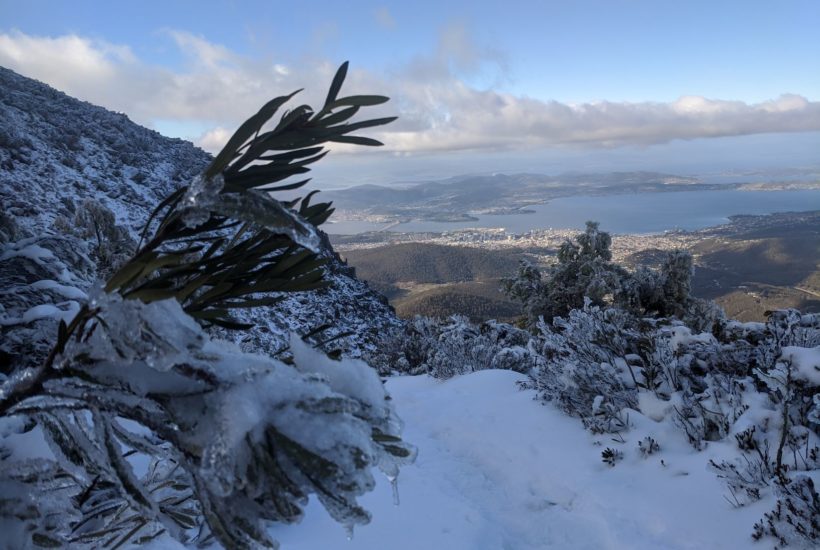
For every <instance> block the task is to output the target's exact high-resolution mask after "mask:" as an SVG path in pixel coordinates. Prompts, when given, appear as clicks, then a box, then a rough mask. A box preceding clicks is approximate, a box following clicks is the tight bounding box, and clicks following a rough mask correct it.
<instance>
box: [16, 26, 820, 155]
mask: <svg viewBox="0 0 820 550" xmlns="http://www.w3.org/2000/svg"><path fill="white" fill-rule="evenodd" d="M385 21H386V18H385ZM165 38H166V39H167V40H170V41H171V42H172V43H173V44H174V46H175V47H176V48H178V50H179V51H180V52H181V53H182V54H183V55H184V58H185V63H184V64H183V65H182V66H181V68H179V69H178V70H170V69H168V68H166V67H162V66H158V65H154V64H150V63H147V62H145V61H143V60H141V59H139V58H138V57H137V56H136V55H135V54H134V52H133V51H132V50H131V49H130V48H129V47H128V46H124V45H117V44H110V43H106V42H101V41H98V40H92V39H89V38H86V37H82V36H77V35H64V36H59V37H40V36H32V35H27V34H24V33H21V32H10V33H3V34H0V65H3V66H5V67H8V68H11V69H13V70H15V71H18V72H20V73H21V74H24V75H26V76H30V77H33V78H37V79H39V80H42V81H44V82H46V83H48V84H50V85H52V86H54V87H55V88H58V89H60V90H63V91H65V92H66V93H68V94H70V95H73V96H76V97H79V98H81V99H84V100H87V101H90V102H93V103H96V104H99V105H103V106H105V107H107V108H109V109H113V110H117V111H121V112H124V113H126V114H128V115H129V116H130V117H131V118H133V119H134V120H136V121H137V122H139V123H141V124H145V125H147V126H154V125H155V124H156V123H157V121H161V120H166V121H167V120H171V121H175V122H177V123H181V124H182V125H184V124H185V123H190V124H191V125H192V126H196V127H198V128H202V127H203V126H204V127H208V128H211V129H210V130H208V131H207V132H205V133H203V134H202V135H199V136H191V137H195V141H196V142H197V143H198V144H199V145H201V146H202V147H204V148H206V149H208V150H210V151H215V150H217V149H219V147H220V146H221V145H222V144H223V143H224V142H225V141H226V140H227V138H228V137H229V135H230V130H229V129H231V128H235V127H236V126H237V125H238V124H239V123H241V122H242V121H243V120H244V119H245V118H247V117H248V116H249V115H250V114H252V113H253V112H255V110H256V109H257V108H258V107H259V106H260V105H262V104H263V103H264V102H265V101H267V100H268V99H270V98H271V97H273V96H276V95H281V94H284V93H289V92H291V91H293V90H295V89H298V88H305V89H306V92H304V93H303V95H302V96H301V99H300V100H301V101H303V102H307V103H309V104H318V103H320V102H321V101H322V99H323V95H324V93H325V90H326V87H327V86H328V84H329V82H330V80H331V78H332V76H333V73H334V71H335V68H336V66H335V64H333V63H330V62H326V61H317V60H301V61H293V60H290V61H288V62H283V61H282V60H281V59H273V58H271V59H260V58H250V57H245V56H241V55H238V54H237V53H235V52H232V51H231V50H229V49H228V48H226V47H224V46H221V45H219V44H214V43H211V42H209V41H207V40H205V39H204V38H202V37H199V36H195V35H192V34H189V33H186V32H182V31H173V30H171V31H166V32H165ZM353 65H354V66H353V70H352V71H351V73H350V76H349V77H348V82H347V84H346V92H347V93H383V94H385V95H389V96H390V97H391V98H393V101H391V102H390V103H388V104H387V106H385V107H384V108H383V112H384V113H385V114H388V113H389V114H398V115H399V116H400V119H399V121H397V122H396V123H394V124H392V125H390V126H388V127H386V128H385V129H384V130H383V131H381V132H377V133H375V134H373V135H374V137H378V138H380V139H382V140H383V141H384V142H385V145H386V147H387V149H388V150H390V151H393V152H396V153H402V154H412V153H435V152H438V151H469V150H502V151H503V150H532V149H538V148H544V147H580V148H595V147H618V146H623V145H652V144H660V143H667V142H669V141H673V140H680V139H682V140H689V139H697V138H709V137H725V136H744V135H753V134H765V133H795V132H810V131H820V102H818V101H810V100H809V99H807V98H805V97H802V96H800V95H796V94H784V95H782V96H780V97H778V98H773V99H771V100H770V101H766V102H762V103H745V102H742V101H732V100H719V99H708V98H704V97H700V96H684V97H681V98H679V99H678V100H676V101H674V102H668V103H660V102H638V103H625V102H609V101H598V102H590V103H580V104H568V103H560V102H556V101H548V100H541V99H536V98H531V97H525V96H520V95H513V94H510V93H504V92H501V91H498V90H497V89H496V88H498V87H499V86H496V85H490V86H479V85H477V84H475V81H476V80H477V76H478V77H480V76H482V75H484V74H486V72H487V70H488V67H489V71H490V72H493V71H495V72H494V73H493V74H494V75H495V76H494V79H495V83H496V84H497V83H498V82H499V79H501V80H503V78H504V74H505V71H506V68H505V63H504V59H503V56H502V55H500V54H498V53H496V52H488V51H482V50H480V49H479V48H476V47H475V45H474V44H472V43H471V41H470V37H469V34H468V33H466V32H465V31H464V29H463V28H462V27H458V26H454V27H452V28H447V29H444V31H443V32H442V35H441V39H440V42H439V44H438V46H437V47H436V48H435V49H434V50H433V51H432V52H431V54H430V55H429V56H426V57H421V58H418V59H416V60H414V61H412V62H411V63H409V64H407V65H406V66H404V67H402V68H399V69H397V70H396V71H394V72H392V73H391V74H380V73H374V72H368V71H365V70H357V69H356V68H355V60H353ZM499 75H500V76H499ZM379 114H381V113H379ZM340 149H341V150H345V148H340Z"/></svg>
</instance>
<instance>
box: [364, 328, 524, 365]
mask: <svg viewBox="0 0 820 550" xmlns="http://www.w3.org/2000/svg"><path fill="white" fill-rule="evenodd" d="M529 340H530V334H529V333H528V332H527V331H525V330H522V329H519V328H515V327H513V326H510V325H508V324H505V323H498V322H496V321H486V322H483V323H481V324H479V325H474V324H472V323H470V321H469V320H468V319H467V318H466V317H463V316H458V315H454V316H452V317H451V318H449V319H446V320H443V321H439V320H434V319H429V318H427V317H416V318H415V319H412V320H410V321H408V322H407V323H406V324H405V325H404V327H403V328H401V329H397V330H395V331H393V332H392V333H391V334H389V335H388V336H387V337H386V338H385V339H384V341H383V344H382V346H381V348H380V349H381V353H380V354H379V359H380V361H379V362H378V363H377V364H378V365H381V366H382V369H383V372H385V373H389V372H390V369H395V370H398V371H399V372H404V373H411V374H419V373H428V374H430V375H432V376H434V377H436V378H450V377H452V376H455V375H458V374H466V373H469V372H475V371H479V370H486V369H504V370H514V371H517V372H528V371H529V370H531V369H532V368H534V367H535V365H536V363H537V361H538V357H537V356H536V355H535V354H534V353H533V352H532V351H531V350H530V349H529V348H528V342H529Z"/></svg>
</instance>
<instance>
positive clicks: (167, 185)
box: [0, 67, 400, 356]
mask: <svg viewBox="0 0 820 550" xmlns="http://www.w3.org/2000/svg"><path fill="white" fill-rule="evenodd" d="M209 160H210V155H208V154H207V153H205V152H204V151H202V150H200V149H198V148H196V147H194V146H193V145H192V144H191V143H188V142H186V141H183V140H179V139H170V138H166V137H164V136H162V135H160V134H158V133H157V132H155V131H152V130H149V129H146V128H143V127H141V126H138V125H136V124H134V123H133V122H131V121H130V120H129V119H128V117H126V116H125V115H123V114H120V113H113V112H111V111H107V110H106V109H103V108H101V107H97V106H94V105H91V104H89V103H86V102H82V101H79V100H77V99H74V98H71V97H69V96H67V95H65V94H63V93H61V92H59V91H57V90H54V89H53V88H51V87H49V86H47V85H45V84H42V83H40V82H37V81H35V80H32V79H29V78H25V77H23V76H20V75H18V74H16V73H14V72H13V71H10V70H8V69H5V68H2V67H0V204H2V208H0V248H3V250H0V269H2V270H3V274H2V275H0V291H4V292H2V293H0V319H2V323H3V324H4V325H5V326H7V327H12V328H11V329H10V330H18V329H19V330H22V331H24V332H25V333H26V336H25V337H21V338H15V337H14V335H12V336H11V337H12V338H13V339H14V340H21V339H31V338H32V337H33V333H34V332H37V333H38V334H54V329H55V326H56V325H55V326H52V325H54V323H49V320H48V319H44V320H43V322H44V323H45V326H44V327H38V326H37V324H38V323H37V322H35V318H38V319H41V318H43V317H42V316H39V315H38V312H40V313H42V312H45V311H47V310H49V311H55V308H56V309H61V308H64V307H67V306H65V305H64V304H63V302H65V298H64V297H62V296H57V295H55V292H39V290H42V285H44V284H45V285H49V284H52V283H48V282H43V281H52V280H54V277H55V276H56V275H58V274H59V273H56V274H55V273H54V272H52V271H53V270H51V269H44V266H43V265H41V264H43V262H42V261H41V260H42V259H40V260H38V259H36V258H31V257H21V256H20V255H19V254H17V253H13V251H14V250H17V249H18V248H21V246H22V245H14V244H13V243H14V242H18V243H19V242H20V241H22V240H23V239H30V240H29V241H25V246H35V247H40V248H42V249H44V250H45V251H46V252H44V253H48V254H51V255H52V256H53V261H52V263H55V262H56V263H59V264H60V269H61V270H65V274H64V278H66V277H67V278H69V279H71V280H72V283H71V284H72V285H73V288H75V291H72V292H74V294H75V295H77V293H78V292H79V293H83V292H87V291H88V290H89V288H90V287H91V286H92V285H93V284H94V281H95V279H98V278H99V277H100V276H101V275H100V273H98V271H97V270H96V269H95V266H94V265H93V261H91V260H90V259H89V257H90V254H89V249H88V243H86V242H81V240H79V239H77V238H76V237H75V236H73V235H66V234H63V233H62V231H61V230H60V229H59V227H58V226H55V225H54V221H55V219H56V218H57V217H58V216H62V217H63V218H64V219H65V218H67V219H71V216H72V212H73V211H74V208H75V206H76V205H78V204H80V203H81V202H82V201H83V200H84V199H94V200H96V201H98V202H99V203H101V204H102V205H104V206H105V207H106V208H108V209H110V210H111V211H112V212H113V213H114V215H115V217H116V223H117V224H119V225H120V226H122V227H123V228H124V229H125V230H126V231H127V232H128V233H129V234H130V235H131V237H132V238H134V239H135V241H136V240H138V235H139V231H140V230H141V228H142V226H143V224H144V223H145V221H146V219H147V217H148V215H149V213H150V212H151V210H152V209H153V208H154V207H155V206H156V204H158V202H159V201H160V200H161V199H162V198H163V197H164V196H166V195H167V194H168V193H169V192H170V191H172V190H173V189H176V188H177V187H179V186H180V185H183V184H185V183H187V182H189V181H190V180H191V179H192V178H193V177H194V176H195V175H196V174H197V173H199V171H201V170H202V169H203V168H204V167H205V166H206V165H207V163H208V162H209ZM326 245H327V250H326V251H325V255H326V256H327V257H328V258H329V260H330V263H329V266H328V269H327V278H328V279H329V280H330V281H331V283H332V284H331V286H330V288H329V289H327V290H324V291H321V292H312V293H300V294H297V295H293V296H290V297H288V298H287V299H286V300H284V301H282V302H280V304H278V306H277V307H275V308H269V309H265V310H259V311H254V312H252V313H251V314H250V320H252V321H253V322H254V323H256V324H257V328H256V329H255V330H253V331H251V332H250V333H243V334H241V335H237V334H235V333H234V334H232V335H228V334H222V335H221V336H222V337H231V338H242V339H243V345H244V347H245V349H247V350H249V351H261V352H265V353H269V354H273V353H276V352H277V351H280V350H281V349H282V348H284V347H286V346H287V342H288V341H289V340H288V339H289V336H288V333H289V332H290V331H295V332H297V333H300V334H304V333H307V332H309V331H310V330H312V329H314V328H316V327H318V326H321V325H332V327H333V328H331V329H330V330H329V331H328V332H326V333H325V334H324V338H325V339H327V338H329V337H332V336H334V335H335V334H337V333H342V332H353V333H355V334H354V335H352V336H349V337H347V338H344V339H341V340H337V341H336V342H334V344H333V345H334V346H336V347H339V348H341V349H343V350H344V351H346V352H348V354H349V355H352V356H360V355H362V354H365V355H366V354H367V353H368V351H373V350H374V349H375V347H376V344H375V341H376V340H377V337H378V335H379V334H381V333H384V332H385V331H387V330H390V329H391V328H392V327H395V326H398V325H399V323H400V322H399V320H398V319H397V318H396V316H395V314H394V312H393V310H392V308H390V307H389V306H388V304H387V301H386V300H385V299H384V298H382V297H381V296H380V295H378V294H376V293H374V292H372V291H371V290H370V289H369V287H368V286H367V285H366V284H365V283H364V282H362V281H359V280H358V279H356V278H355V276H354V275H353V272H352V270H351V269H349V268H347V266H345V265H344V264H342V263H341V262H340V261H339V260H338V259H337V257H336V256H335V253H333V251H332V249H331V248H330V243H329V241H327V242H326ZM56 263H55V265H56ZM63 282H65V281H63ZM31 285H35V286H34V287H32V286H31ZM37 285H40V287H37ZM69 305H71V304H69ZM71 307H73V305H71ZM34 308H39V309H34ZM14 320H19V321H22V322H19V323H14V322H12V321H14ZM5 351H6V353H10V354H11V355H12V356H20V355H23V356H25V355H27V354H28V350H26V349H25V346H21V345H18V344H15V346H14V349H13V350H8V349H7V350H5Z"/></svg>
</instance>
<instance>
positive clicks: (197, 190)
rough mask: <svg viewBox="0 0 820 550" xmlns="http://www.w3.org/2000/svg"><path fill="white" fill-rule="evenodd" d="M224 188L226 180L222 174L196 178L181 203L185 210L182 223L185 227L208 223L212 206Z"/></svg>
mask: <svg viewBox="0 0 820 550" xmlns="http://www.w3.org/2000/svg"><path fill="white" fill-rule="evenodd" d="M223 187H225V178H223V177H222V174H217V175H216V176H214V177H212V178H206V177H205V176H204V175H203V174H199V175H197V176H196V177H195V178H194V181H192V182H191V184H190V185H189V186H188V189H187V190H186V191H185V195H184V196H183V197H182V201H181V203H180V206H181V207H182V208H183V211H182V212H183V214H182V223H183V224H184V225H185V227H196V226H198V225H201V224H203V223H205V222H207V221H208V218H210V217H211V206H212V205H213V203H214V202H215V199H216V197H217V196H218V195H219V192H220V191H222V188H223Z"/></svg>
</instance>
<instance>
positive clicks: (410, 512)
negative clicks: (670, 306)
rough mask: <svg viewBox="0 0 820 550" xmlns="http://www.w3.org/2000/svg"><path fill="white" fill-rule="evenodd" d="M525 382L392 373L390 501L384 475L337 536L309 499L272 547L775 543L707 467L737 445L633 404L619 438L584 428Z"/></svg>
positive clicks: (485, 375)
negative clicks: (394, 485) (653, 447)
mask: <svg viewBox="0 0 820 550" xmlns="http://www.w3.org/2000/svg"><path fill="white" fill-rule="evenodd" d="M524 379H525V377H524V376H523V375H520V374H516V373H513V372H510V371H499V370H490V371H481V372H476V373H472V374H469V375H464V376H457V377H455V378H452V379H450V380H448V381H440V380H436V379H433V378H431V377H427V376H417V377H403V378H392V379H390V380H389V382H388V385H387V386H388V389H389V391H390V393H391V395H392V396H393V398H394V399H395V403H396V408H397V411H398V413H399V415H400V416H401V417H402V418H403V419H404V421H405V423H406V425H405V431H404V435H405V438H406V439H407V440H408V441H412V442H413V443H414V444H416V445H417V446H418V449H419V455H418V459H417V460H416V463H415V465H413V466H407V467H404V468H402V472H401V476H400V478H399V484H398V489H399V493H400V505H399V506H392V495H391V488H390V484H389V483H388V482H387V480H383V481H381V482H380V483H379V485H378V486H377V488H376V490H375V491H374V492H373V493H371V494H369V495H367V496H365V497H364V498H363V499H362V504H363V505H364V506H365V507H366V508H368V509H369V510H371V511H372V512H373V521H372V523H371V524H370V525H367V526H364V527H361V528H357V530H356V531H355V533H354V536H353V539H352V540H351V541H349V542H347V541H346V540H345V536H346V534H345V532H344V529H343V528H342V527H341V526H339V525H338V524H336V523H334V522H333V521H332V520H331V519H330V518H329V517H328V516H327V514H326V513H325V512H324V511H323V510H322V509H321V507H320V506H318V504H317V503H316V502H312V503H311V505H310V506H309V508H308V510H307V515H306V518H305V519H304V521H303V522H302V524H300V525H296V526H277V527H275V528H274V529H273V534H274V536H275V537H276V538H277V539H278V540H279V541H280V542H281V544H282V549H283V550H316V549H324V548H338V549H350V550H384V549H386V548H389V549H391V550H404V549H407V550H411V549H413V550H416V549H419V548H442V549H443V548H446V549H448V550H498V549H505V550H519V549H520V550H529V549H538V548H567V549H570V548H571V549H585V548H589V549H596V550H597V549H607V548H609V549H647V550H657V549H666V548H669V549H684V548H685V549H706V548H710V549H712V548H713V549H736V548H747V547H758V548H770V547H771V545H770V544H768V543H766V542H761V543H759V544H757V543H754V542H753V540H752V538H751V536H750V535H751V526H752V525H753V524H754V522H755V521H757V520H758V519H760V517H761V516H762V515H763V513H764V512H766V511H768V510H770V509H771V508H772V504H773V500H770V499H764V500H762V501H759V502H756V503H754V504H751V505H748V506H746V507H744V508H734V507H732V506H731V505H730V504H729V503H728V502H727V501H726V500H725V499H724V498H723V495H724V494H725V493H726V489H725V486H724V485H723V484H722V483H721V482H720V480H719V479H718V478H717V477H716V476H715V474H714V473H713V472H711V471H709V470H707V464H708V461H709V459H710V458H711V459H721V458H727V457H729V456H733V455H734V454H735V453H736V451H733V449H732V445H730V444H729V443H728V442H720V443H712V444H710V445H709V447H708V448H707V449H706V450H705V451H703V452H700V453H697V452H695V451H694V450H693V449H692V447H691V446H690V445H689V444H688V443H687V442H686V441H685V439H684V437H683V435H682V434H681V432H680V431H679V430H675V429H674V428H672V427H670V426H669V425H668V424H657V423H655V422H654V421H652V420H649V419H648V418H646V417H643V416H641V415H640V414H639V413H633V414H632V415H631V420H632V422H633V424H634V425H635V427H634V428H633V429H632V431H631V432H629V433H628V434H626V437H628V439H627V440H626V442H625V443H616V442H613V441H612V440H611V438H610V437H609V436H593V435H591V434H590V433H589V432H587V431H585V430H583V429H582V427H581V425H580V422H579V421H578V420H577V419H573V418H570V417H568V416H566V415H564V414H563V413H561V412H560V411H558V410H556V409H554V408H553V407H551V406H543V405H540V404H539V403H538V402H536V401H534V400H533V398H534V393H533V392H531V391H521V390H520V389H519V388H518V386H517V384H516V383H517V382H518V381H522V380H524ZM646 435H651V436H654V438H655V439H656V440H658V441H659V442H660V443H661V445H662V448H661V450H660V452H658V453H656V454H653V455H651V456H649V457H647V458H643V457H642V456H641V454H640V452H639V451H638V447H637V441H639V440H640V439H642V438H643V437H644V436H646ZM603 447H616V448H618V449H621V450H622V451H623V452H624V455H625V458H624V460H623V461H621V462H619V463H618V464H617V465H616V466H615V467H609V466H607V465H605V464H604V463H603V462H602V461H601V457H600V455H601V450H602V448H603ZM661 461H663V462H661Z"/></svg>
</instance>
